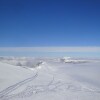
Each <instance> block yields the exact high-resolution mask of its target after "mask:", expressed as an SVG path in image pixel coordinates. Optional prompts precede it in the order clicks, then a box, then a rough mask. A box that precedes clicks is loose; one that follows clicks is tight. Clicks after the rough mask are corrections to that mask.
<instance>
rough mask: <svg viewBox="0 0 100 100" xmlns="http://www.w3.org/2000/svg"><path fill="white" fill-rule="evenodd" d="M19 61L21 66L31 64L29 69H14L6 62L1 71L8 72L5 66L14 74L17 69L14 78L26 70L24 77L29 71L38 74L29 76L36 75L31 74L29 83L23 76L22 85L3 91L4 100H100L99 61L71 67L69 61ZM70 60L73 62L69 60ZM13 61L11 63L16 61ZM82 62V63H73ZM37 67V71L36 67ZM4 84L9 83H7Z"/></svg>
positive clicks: (88, 61) (35, 59)
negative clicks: (19, 72) (20, 71)
mask: <svg viewBox="0 0 100 100" xmlns="http://www.w3.org/2000/svg"><path fill="white" fill-rule="evenodd" d="M1 59H2V58H1ZM15 59H17V60H16V61H17V62H18V61H20V62H21V63H22V62H24V63H26V62H27V63H28V64H26V65H27V66H23V65H20V64H19V65H18V66H10V65H9V64H11V63H9V62H6V60H5V61H4V59H3V60H1V61H2V62H3V63H2V64H0V69H4V67H3V66H2V65H4V66H5V68H6V69H5V70H8V68H10V69H11V70H9V71H10V72H11V73H12V71H14V70H15V69H16V70H15V71H14V73H12V77H15V74H18V73H17V70H18V71H19V70H23V71H22V73H25V72H26V71H27V69H30V68H32V69H34V70H29V72H27V73H29V74H30V73H31V72H32V73H33V75H32V73H31V76H30V77H27V78H26V79H25V77H24V76H23V79H21V80H20V81H17V82H15V83H14V84H11V85H8V86H6V87H5V88H4V89H3V90H1V91H0V100H100V85H99V84H100V81H99V75H100V72H99V71H100V62H99V60H98V61H97V62H96V61H94V60H92V61H91V60H87V61H86V62H83V61H84V59H82V60H81V59H73V61H71V62H70V63H66V62H65V61H64V59H65V58H57V59H51V58H50V59H44V58H43V59H37V58H20V60H19V58H13V60H15ZM29 59H30V60H29ZM66 59H67V60H72V59H71V58H69V57H68V58H66ZM7 60H8V58H7ZM9 60H10V62H11V61H12V58H9ZM79 60H80V61H82V62H81V63H80V62H79V63H75V64H74V63H73V62H75V61H79ZM32 61H33V62H32ZM93 61H94V62H93ZM5 63H9V64H5ZM24 63H23V64H24ZM11 65H13V64H11ZM33 65H36V66H37V67H33ZM7 66H8V67H7ZM39 67H41V68H39ZM20 75H21V74H20ZM5 77H6V78H7V77H8V76H5ZM19 77H20V76H19ZM1 78H2V75H1V74H0V79H1ZM16 80H17V79H16ZM4 82H6V83H7V80H6V81H4ZM2 86H3V84H2ZM2 86H0V87H2Z"/></svg>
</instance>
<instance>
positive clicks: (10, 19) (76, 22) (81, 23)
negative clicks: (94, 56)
mask: <svg viewBox="0 0 100 100" xmlns="http://www.w3.org/2000/svg"><path fill="white" fill-rule="evenodd" d="M22 46H23V47H25V46H26V47H30V46H100V0H0V47H22Z"/></svg>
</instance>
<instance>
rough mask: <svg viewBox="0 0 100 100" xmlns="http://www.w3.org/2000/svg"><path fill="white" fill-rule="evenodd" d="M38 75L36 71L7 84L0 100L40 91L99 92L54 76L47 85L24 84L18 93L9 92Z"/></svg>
mask: <svg viewBox="0 0 100 100" xmlns="http://www.w3.org/2000/svg"><path fill="white" fill-rule="evenodd" d="M37 77H38V72H37V73H36V74H35V75H34V76H32V77H30V78H27V79H25V80H23V81H21V82H19V83H16V84H15V85H12V86H9V87H8V88H6V89H5V90H3V91H1V92H0V100H12V99H15V98H16V99H18V98H27V97H30V96H32V95H34V94H38V93H42V92H50V91H51V92H57V91H68V90H69V91H72V92H76V91H78V92H81V91H83V92H90V93H100V91H96V90H92V89H90V88H88V87H85V88H84V87H83V86H81V85H80V84H73V83H63V82H61V81H57V82H56V80H55V78H54V76H53V78H52V80H51V81H50V82H49V83H48V84H47V85H29V86H26V88H25V89H24V90H23V91H21V92H18V93H15V94H10V93H12V92H13V91H14V90H16V89H18V88H19V87H21V86H23V85H24V84H26V83H28V82H30V81H32V80H34V79H35V78H37Z"/></svg>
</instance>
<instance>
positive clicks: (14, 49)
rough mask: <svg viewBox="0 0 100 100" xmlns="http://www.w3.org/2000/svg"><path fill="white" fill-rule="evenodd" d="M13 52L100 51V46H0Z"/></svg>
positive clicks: (0, 48) (0, 49)
mask: <svg viewBox="0 0 100 100" xmlns="http://www.w3.org/2000/svg"><path fill="white" fill-rule="evenodd" d="M0 51H4V52H5V51H11V52H23V51H24V52H100V47H0Z"/></svg>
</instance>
